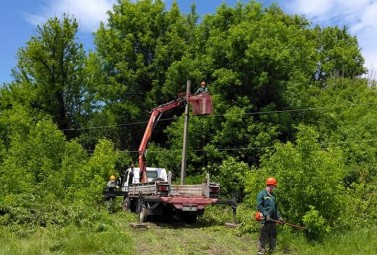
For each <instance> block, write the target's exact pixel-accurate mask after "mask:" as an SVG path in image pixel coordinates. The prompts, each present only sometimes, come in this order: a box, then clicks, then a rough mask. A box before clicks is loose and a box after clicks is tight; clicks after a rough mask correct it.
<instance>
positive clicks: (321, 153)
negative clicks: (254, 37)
mask: <svg viewBox="0 0 377 255" xmlns="http://www.w3.org/2000/svg"><path fill="white" fill-rule="evenodd" d="M298 129H299V132H298V136H297V140H296V142H295V143H291V142H287V143H285V144H283V143H278V144H276V147H275V152H274V153H271V155H266V156H265V157H263V158H262V163H261V165H262V167H261V169H259V170H256V171H253V172H250V173H249V174H248V175H247V177H246V185H245V187H247V190H246V192H248V193H250V194H251V196H250V199H251V201H250V203H251V204H254V205H255V201H254V200H255V197H256V192H258V190H260V189H262V188H263V187H264V181H265V179H266V178H267V177H268V176H274V177H276V178H277V180H278V189H277V192H278V194H279V195H278V197H279V205H280V209H281V212H282V215H283V217H285V218H286V219H287V220H290V221H293V222H302V220H303V217H304V215H306V214H307V213H309V212H311V211H312V210H313V208H315V209H316V210H318V212H319V214H318V215H319V216H320V217H323V218H324V219H325V222H324V224H325V226H331V227H335V226H336V225H337V224H339V226H341V224H340V223H344V222H342V221H343V219H344V218H343V216H344V213H345V211H344V209H343V210H342V208H344V205H345V204H344V201H345V200H344V199H343V196H344V194H345V187H344V186H343V183H342V179H343V176H344V172H345V163H344V158H343V155H342V151H341V150H340V148H338V147H337V146H331V147H329V148H325V149H324V148H321V145H320V143H319V142H318V140H317V139H318V138H319V135H318V133H317V132H316V131H315V129H314V128H313V127H308V126H304V125H300V126H299V127H298Z"/></svg>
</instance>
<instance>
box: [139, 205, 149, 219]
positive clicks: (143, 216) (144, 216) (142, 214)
mask: <svg viewBox="0 0 377 255" xmlns="http://www.w3.org/2000/svg"><path fill="white" fill-rule="evenodd" d="M139 220H140V223H143V222H147V221H148V212H147V208H145V206H143V207H142V208H141V210H140V212H139Z"/></svg>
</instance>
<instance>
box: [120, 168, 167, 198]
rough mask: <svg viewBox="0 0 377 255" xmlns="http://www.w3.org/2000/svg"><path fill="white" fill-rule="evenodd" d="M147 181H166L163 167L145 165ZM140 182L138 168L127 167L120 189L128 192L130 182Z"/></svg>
mask: <svg viewBox="0 0 377 255" xmlns="http://www.w3.org/2000/svg"><path fill="white" fill-rule="evenodd" d="M146 173H147V182H154V181H165V182H166V181H168V174H167V172H166V169H165V168H159V167H147V171H146ZM139 183H140V168H139V167H133V168H128V169H127V170H126V172H125V175H124V179H123V182H122V191H125V192H128V187H129V186H130V185H132V184H139Z"/></svg>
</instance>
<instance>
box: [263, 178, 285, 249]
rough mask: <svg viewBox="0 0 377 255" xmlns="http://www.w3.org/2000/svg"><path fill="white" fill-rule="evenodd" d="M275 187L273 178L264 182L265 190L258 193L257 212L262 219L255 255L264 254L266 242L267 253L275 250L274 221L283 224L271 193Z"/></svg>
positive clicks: (275, 231)
mask: <svg viewBox="0 0 377 255" xmlns="http://www.w3.org/2000/svg"><path fill="white" fill-rule="evenodd" d="M276 187H277V181H276V179H275V178H274V177H269V178H267V180H266V188H265V189H263V190H262V191H260V192H259V193H258V196H257V210H258V212H261V213H262V214H263V217H264V219H263V220H262V221H261V229H260V234H259V239H258V244H257V254H260V255H263V254H266V245H267V242H268V246H269V252H270V253H272V252H273V251H274V250H275V248H276V236H277V230H276V221H280V223H284V220H283V218H281V217H280V215H279V212H278V207H277V204H276V198H275V196H274V194H273V191H274V190H275V189H276Z"/></svg>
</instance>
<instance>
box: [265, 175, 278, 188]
mask: <svg viewBox="0 0 377 255" xmlns="http://www.w3.org/2000/svg"><path fill="white" fill-rule="evenodd" d="M266 185H267V186H268V185H274V186H278V182H277V181H276V179H275V178H274V177H268V178H267V180H266Z"/></svg>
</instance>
